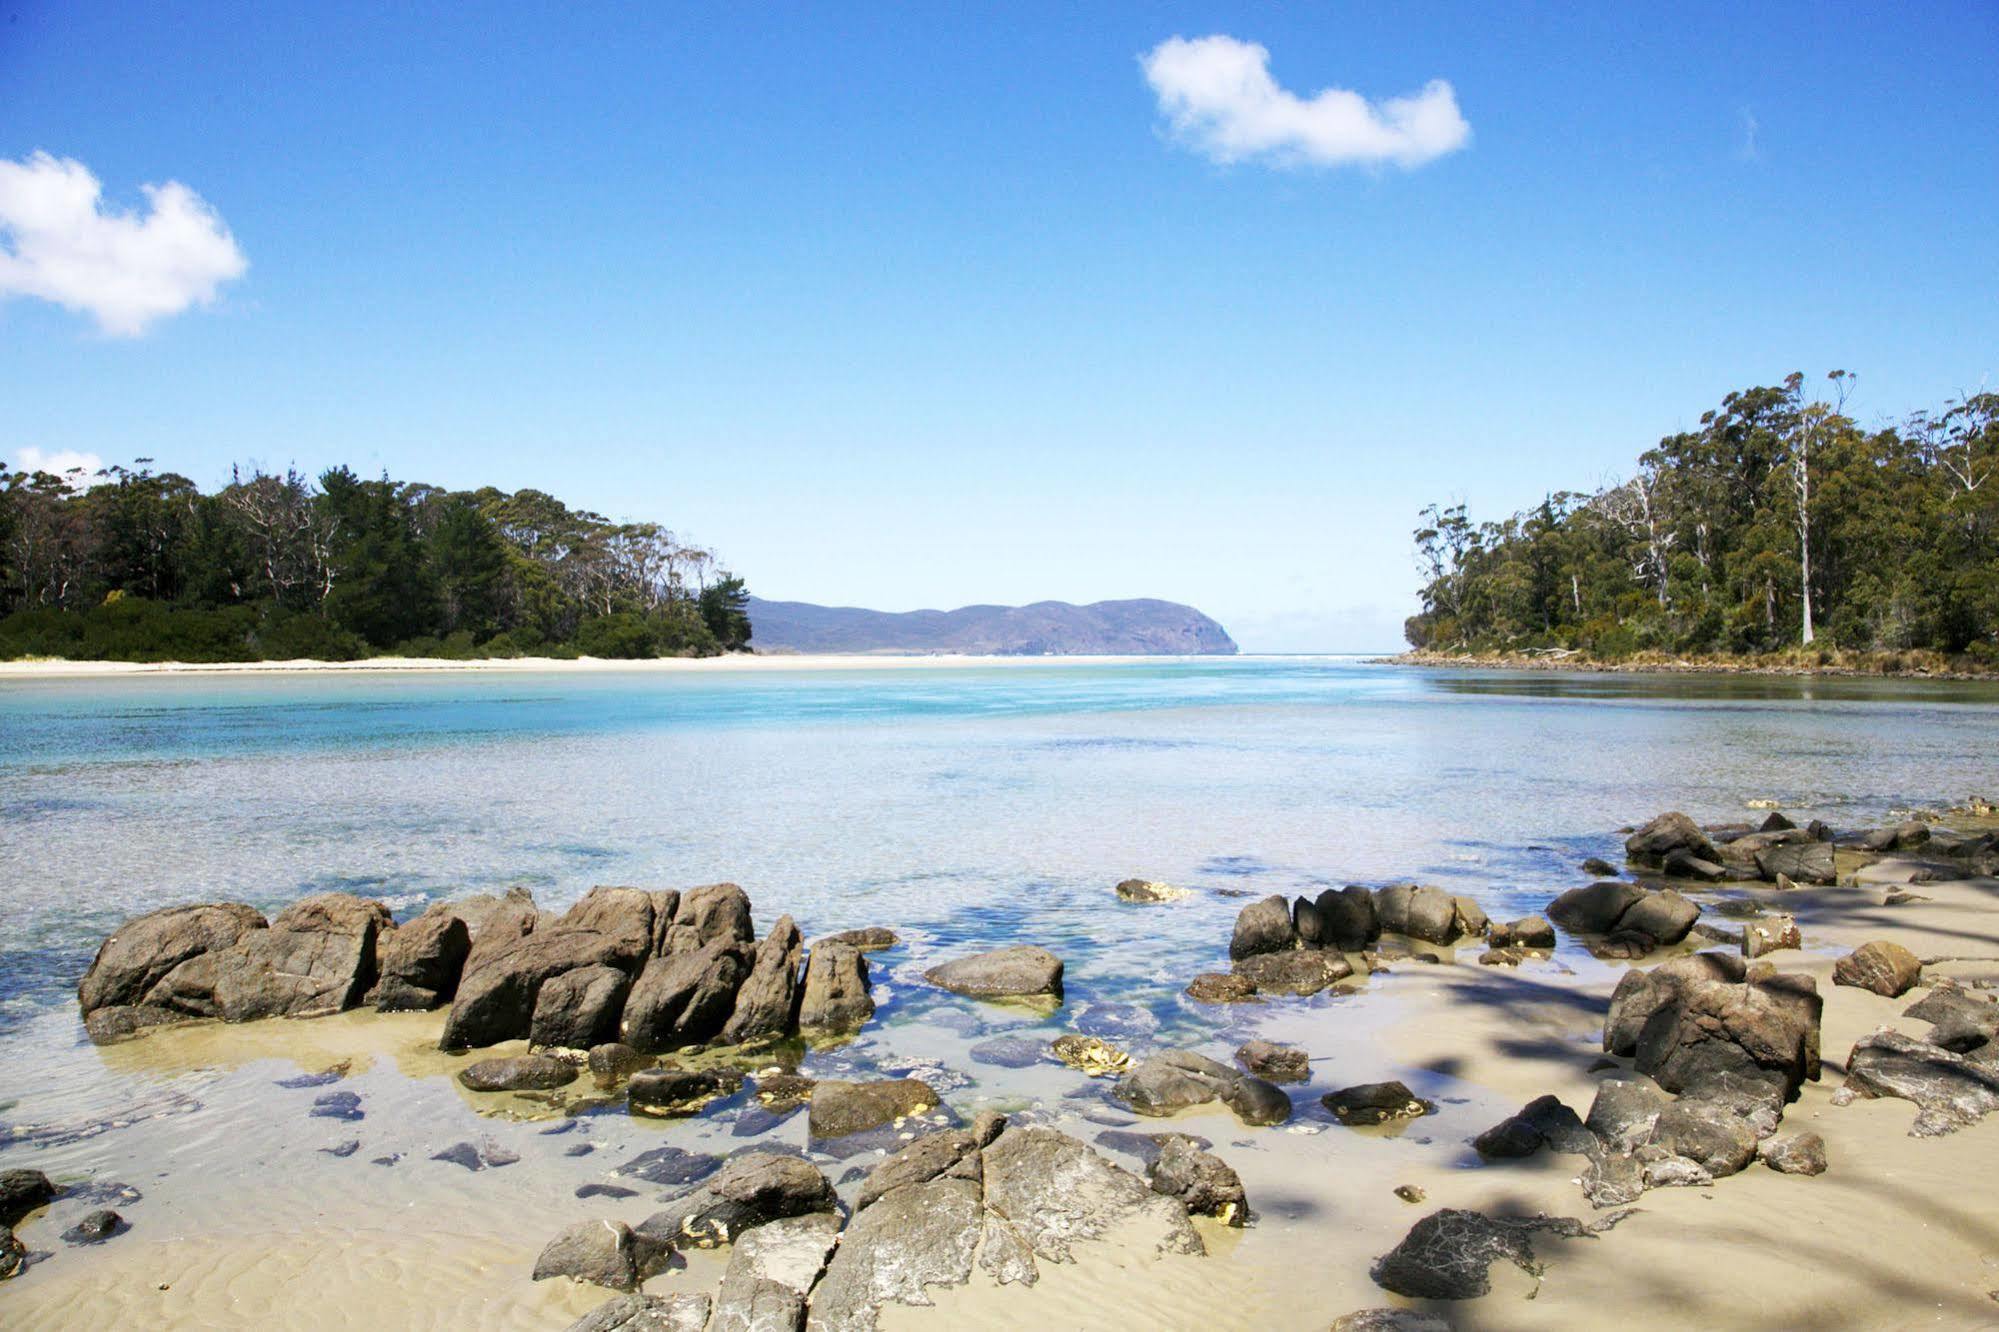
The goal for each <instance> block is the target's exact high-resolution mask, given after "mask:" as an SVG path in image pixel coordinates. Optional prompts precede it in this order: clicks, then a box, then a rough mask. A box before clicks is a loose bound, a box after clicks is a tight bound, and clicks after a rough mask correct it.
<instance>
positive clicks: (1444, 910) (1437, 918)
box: [1402, 884, 1485, 944]
mask: <svg viewBox="0 0 1999 1332" xmlns="http://www.w3.org/2000/svg"><path fill="white" fill-rule="evenodd" d="M1473 905H1474V906H1475V905H1476V904H1473ZM1484 914H1485V913H1484V912H1479V913H1478V915H1479V918H1480V919H1483V918H1484ZM1458 921H1459V915H1458V903H1457V901H1456V900H1455V899H1454V898H1452V896H1451V895H1450V894H1449V893H1447V892H1445V891H1444V890H1443V889H1441V888H1432V887H1430V886H1429V885H1427V884H1419V885H1417V886H1416V887H1415V888H1414V889H1412V890H1411V891H1410V893H1409V903H1408V908H1407V911H1406V915H1405V918H1404V924H1403V927H1402V933H1404V934H1406V935H1408V936H1409V937H1410V938H1412V939H1421V940H1423V942H1425V943H1433V944H1447V943H1450V942H1452V941H1453V940H1455V939H1456V938H1457V937H1458Z"/></svg>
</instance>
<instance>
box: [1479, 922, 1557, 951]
mask: <svg viewBox="0 0 1999 1332" xmlns="http://www.w3.org/2000/svg"><path fill="white" fill-rule="evenodd" d="M1486 941H1487V942H1488V943H1490V944H1491V945H1492V946H1493V947H1494V948H1553V947H1554V946H1555V927H1554V926H1553V925H1550V924H1549V923H1548V922H1547V921H1546V920H1544V919H1543V918H1542V917H1540V916H1522V917H1521V918H1520V919H1518V920H1513V921H1508V922H1506V923H1505V924H1503V925H1494V926H1493V927H1492V930H1491V932H1490V933H1489V934H1488V935H1487V936H1486Z"/></svg>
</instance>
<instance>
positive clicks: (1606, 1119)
mask: <svg viewBox="0 0 1999 1332" xmlns="http://www.w3.org/2000/svg"><path fill="white" fill-rule="evenodd" d="M1669 1104H1671V1102H1669V1101H1668V1100H1667V1099H1666V1096H1665V1094H1664V1093H1662V1092H1660V1091H1659V1090H1658V1089H1657V1088H1655V1087H1653V1086H1651V1085H1650V1084H1649V1083H1645V1082H1639V1081H1637V1080H1636V1079H1630V1080H1626V1079H1623V1078H1607V1079H1605V1080H1604V1081H1602V1082H1600V1083H1598V1084H1597V1087H1596V1099H1595V1100H1594V1101H1593V1102H1591V1103H1590V1108H1589V1117H1588V1118H1587V1119H1586V1120H1584V1121H1583V1122H1584V1125H1585V1126H1586V1127H1587V1128H1588V1129H1589V1131H1590V1132H1591V1133H1594V1134H1595V1135H1596V1136H1597V1137H1598V1138H1600V1139H1602V1140H1603V1144H1604V1147H1605V1148H1606V1149H1608V1150H1609V1151H1612V1152H1616V1153H1620V1154H1628V1153H1630V1152H1632V1151H1635V1150H1637V1148H1638V1147H1639V1146H1640V1145H1641V1144H1643V1143H1646V1142H1649V1141H1650V1140H1651V1137H1652V1128H1653V1126H1654V1125H1655V1124H1657V1123H1658V1121H1659V1112H1660V1111H1662V1110H1664V1109H1665V1108H1666V1107H1667V1106H1668V1105H1669Z"/></svg>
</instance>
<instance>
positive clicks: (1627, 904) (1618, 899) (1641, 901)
mask: <svg viewBox="0 0 1999 1332" xmlns="http://www.w3.org/2000/svg"><path fill="white" fill-rule="evenodd" d="M1700 913H1701V912H1700V908H1699V907H1698V906H1696V905H1694V904H1693V903H1692V902H1690V901H1688V900H1687V899H1686V898H1684V897H1682V896H1681V895H1680V894H1679V893H1677V892H1674V891H1673V890H1672V889H1670V888H1667V889H1662V890H1653V889H1648V888H1644V887H1641V886H1639V885H1638V884H1635V883H1623V882H1619V881H1614V880H1611V881H1605V882H1602V883H1593V884H1590V885H1589V886H1588V887H1585V888H1571V889H1569V890H1568V891H1567V892H1565V893H1563V894H1561V895H1560V896H1559V897H1557V898H1556V899H1555V900H1554V901H1552V902H1550V903H1549V904H1548V918H1549V919H1550V920H1552V921H1554V922H1555V924H1557V925H1560V926H1561V927H1562V928H1564V929H1566V930H1570V931H1573V932H1574V933H1577V934H1586V935H1601V936H1607V937H1611V938H1619V939H1624V938H1628V939H1632V940H1635V941H1636V942H1638V943H1639V944H1640V951H1642V952H1649V951H1651V949H1653V948H1657V947H1661V946H1664V945H1669V944H1676V943H1678V942H1680V941H1681V940H1682V939H1684V938H1686V937H1687V934H1688V932H1689V931H1690V930H1692V929H1693V927H1694V922H1695V921H1696V920H1698V919H1699V918H1700Z"/></svg>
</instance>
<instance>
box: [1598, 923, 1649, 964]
mask: <svg viewBox="0 0 1999 1332" xmlns="http://www.w3.org/2000/svg"><path fill="white" fill-rule="evenodd" d="M1658 946H1659V945H1658V941H1657V940H1655V939H1654V938H1653V937H1652V936H1651V935H1649V934H1640V933H1638V931H1636V930H1612V931H1611V932H1610V933H1609V934H1606V935H1604V936H1603V937H1602V938H1600V939H1594V940H1592V941H1591V942H1590V944H1589V951H1590V956H1591V957H1595V958H1601V959H1603V960H1604V961H1606V962H1612V961H1619V962H1621V961H1635V960H1636V959H1638V958H1641V957H1650V956H1651V955H1652V953H1653V951H1654V950H1655V949H1657V948H1658Z"/></svg>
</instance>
